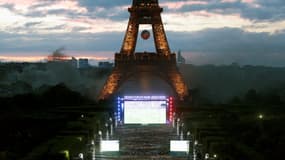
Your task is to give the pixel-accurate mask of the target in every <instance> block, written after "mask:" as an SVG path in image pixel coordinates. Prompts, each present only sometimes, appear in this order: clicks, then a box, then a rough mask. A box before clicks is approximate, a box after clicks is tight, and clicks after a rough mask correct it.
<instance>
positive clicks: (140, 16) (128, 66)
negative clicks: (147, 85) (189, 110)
mask: <svg viewBox="0 0 285 160" xmlns="http://www.w3.org/2000/svg"><path fill="white" fill-rule="evenodd" d="M128 11H129V12H130V18H129V23H128V27H127V31H126V33H125V38H124V41H123V44H122V47H121V51H120V53H116V54H115V67H114V69H113V71H112V73H111V75H110V76H109V77H108V79H107V81H106V83H105V85H104V87H103V89H102V90H101V92H100V95H99V97H98V98H99V99H107V98H109V97H110V96H112V95H113V94H114V93H115V92H116V91H117V90H118V89H119V88H120V86H122V84H123V83H125V82H126V81H127V80H128V79H130V78H131V77H133V76H135V75H136V74H138V73H140V72H148V73H151V74H153V75H155V76H158V77H160V78H161V79H162V80H164V81H165V82H166V83H168V84H169V85H170V86H171V88H172V89H173V91H174V92H175V94H176V96H177V97H178V98H179V99H180V100H183V99H184V98H185V97H186V96H187V95H188V89H187V86H186V83H185V82H184V80H183V77H182V75H181V74H180V72H179V71H178V68H177V66H176V55H175V53H171V50H170V48H169V45H168V42H167V37H166V34H165V31H164V27H163V23H162V20H161V15H160V14H161V12H162V11H163V9H162V8H161V7H160V6H159V4H158V0H133V4H132V6H131V8H128ZM145 24H147V25H151V26H152V31H153V32H152V33H153V39H154V44H155V49H156V53H153V52H142V53H135V48H136V43H137V38H138V32H139V26H140V25H145ZM144 32H145V31H144ZM142 35H144V36H143V37H145V36H146V37H147V34H145V33H143V34H142ZM145 39H148V38H145Z"/></svg>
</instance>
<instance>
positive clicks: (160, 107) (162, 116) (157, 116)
mask: <svg viewBox="0 0 285 160" xmlns="http://www.w3.org/2000/svg"><path fill="white" fill-rule="evenodd" d="M172 112H173V102H172V97H166V96H124V97H122V98H121V97H118V107H117V112H116V117H117V121H119V122H122V123H124V124H166V123H168V122H170V121H172V118H173V117H172Z"/></svg>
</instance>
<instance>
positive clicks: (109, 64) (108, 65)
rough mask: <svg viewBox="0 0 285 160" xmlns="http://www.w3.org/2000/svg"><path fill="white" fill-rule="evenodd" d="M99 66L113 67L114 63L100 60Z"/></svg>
mask: <svg viewBox="0 0 285 160" xmlns="http://www.w3.org/2000/svg"><path fill="white" fill-rule="evenodd" d="M98 67H99V68H112V67H113V63H111V62H99V63H98Z"/></svg>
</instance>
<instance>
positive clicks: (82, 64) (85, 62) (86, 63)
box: [78, 58, 90, 68]
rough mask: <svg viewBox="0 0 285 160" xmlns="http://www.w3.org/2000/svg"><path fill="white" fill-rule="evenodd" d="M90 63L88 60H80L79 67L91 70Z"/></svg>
mask: <svg viewBox="0 0 285 160" xmlns="http://www.w3.org/2000/svg"><path fill="white" fill-rule="evenodd" d="M89 67H90V65H89V61H88V59H87V58H80V59H79V66H78V68H89Z"/></svg>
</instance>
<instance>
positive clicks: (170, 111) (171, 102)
mask: <svg viewBox="0 0 285 160" xmlns="http://www.w3.org/2000/svg"><path fill="white" fill-rule="evenodd" d="M168 103H169V104H168V106H169V122H172V121H173V113H174V110H173V97H169V98H168Z"/></svg>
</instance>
